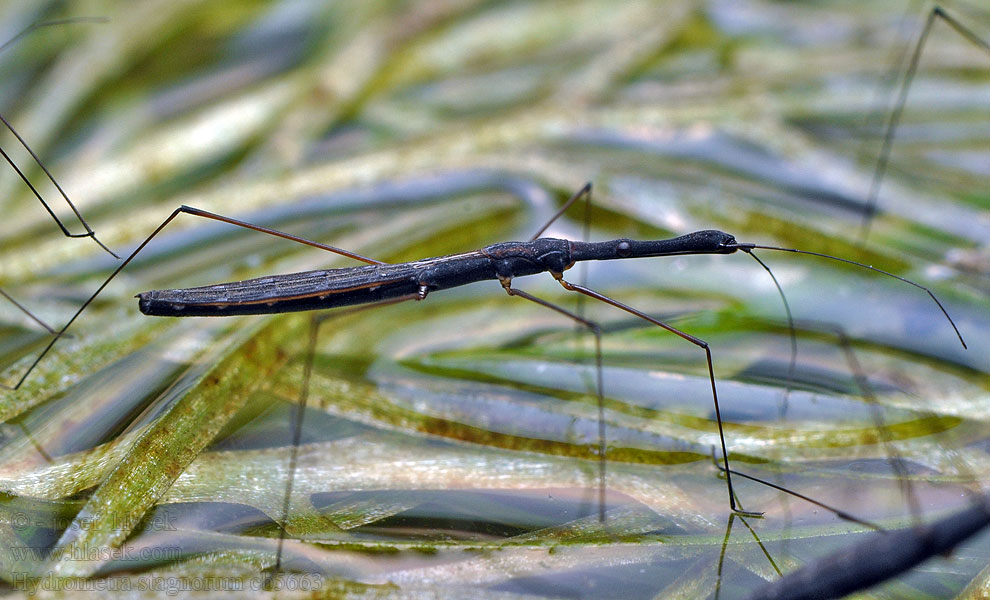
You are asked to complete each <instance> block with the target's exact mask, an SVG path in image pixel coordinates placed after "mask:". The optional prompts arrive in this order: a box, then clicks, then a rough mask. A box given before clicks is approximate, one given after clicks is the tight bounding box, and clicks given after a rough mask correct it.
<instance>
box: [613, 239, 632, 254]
mask: <svg viewBox="0 0 990 600" xmlns="http://www.w3.org/2000/svg"><path fill="white" fill-rule="evenodd" d="M615 253H616V255H618V257H619V258H628V257H629V255H630V254H632V246H630V245H629V242H626V241H622V242H619V245H618V246H616V247H615Z"/></svg>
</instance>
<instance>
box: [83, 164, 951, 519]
mask: <svg viewBox="0 0 990 600" xmlns="http://www.w3.org/2000/svg"><path fill="white" fill-rule="evenodd" d="M590 194H591V184H590V183H588V184H587V185H585V186H584V187H583V188H582V189H581V190H580V191H578V192H577V193H576V194H574V195H573V196H572V197H571V198H570V200H568V202H567V203H566V204H565V205H564V207H563V208H562V209H561V210H560V211H559V212H558V213H557V215H555V216H554V219H556V218H557V217H558V216H559V215H560V214H562V213H563V212H564V211H566V210H567V208H568V207H569V206H570V205H571V204H573V203H574V202H576V201H578V200H580V199H582V198H585V199H588V200H589V201H590ZM181 213H186V214H191V215H195V216H201V217H205V218H209V219H215V220H219V221H222V222H225V223H230V224H232V225H238V226H242V227H247V228H249V229H253V230H256V231H261V232H263V233H268V234H271V235H275V236H278V237H282V238H287V239H292V240H293V241H297V242H300V243H304V244H307V245H310V246H315V247H319V248H323V249H325V250H328V251H331V252H335V253H339V254H343V255H345V256H348V257H351V258H357V259H359V260H363V261H365V262H368V263H371V264H370V265H369V266H363V267H350V268H343V269H330V270H320V271H309V272H305V273H295V274H291V275H278V276H271V277H263V278H259V279H253V280H249V281H242V282H236V283H228V284H221V285H215V286H207V287H199V288H191V289H180V290H157V291H150V292H144V293H141V294H139V295H138V298H139V306H140V308H141V312H143V313H144V314H146V315H153V316H171V317H179V316H225V315H245V314H272V313H282V312H292V311H303V310H317V309H323V308H334V307H341V306H350V305H359V304H373V303H376V302H386V301H401V300H409V299H416V300H425V299H426V298H427V296H428V295H429V294H430V293H431V292H433V291H440V290H444V289H449V288H452V287H457V286H461V285H466V284H469V283H475V282H479V281H484V280H492V279H497V280H498V281H500V282H501V285H502V287H503V288H504V289H505V291H506V292H507V293H508V294H509V295H510V296H518V297H521V298H524V299H527V300H530V301H532V302H536V303H538V304H541V305H543V306H546V307H547V308H550V309H552V310H555V311H557V312H558V313H562V314H565V315H568V316H570V317H571V318H573V319H574V320H576V321H578V322H579V323H583V324H588V323H587V321H585V320H584V319H583V318H581V317H578V316H577V315H574V314H573V313H571V312H570V311H568V310H566V309H564V308H562V307H560V306H557V305H555V304H552V303H550V302H548V301H546V300H543V299H540V298H537V297H535V296H532V295H531V294H528V293H527V292H524V291H522V290H518V289H516V288H514V287H513V286H512V281H513V279H514V278H516V277H521V276H526V275H534V274H537V273H542V272H549V273H550V274H551V275H552V276H553V277H554V279H556V280H557V281H558V282H559V283H560V284H561V285H562V286H563V287H564V288H565V289H567V290H570V291H574V292H578V293H580V294H583V295H585V296H588V297H591V298H594V299H596V300H599V301H601V302H605V303H606V304H610V305H612V306H614V307H616V308H619V309H620V310H623V311H625V312H627V313H630V314H633V315H635V316H637V317H639V318H641V319H644V320H646V321H649V322H650V323H653V324H654V325H657V326H659V327H662V328H663V329H666V330H667V331H670V332H671V333H674V334H676V335H678V336H680V337H681V338H683V339H684V340H686V341H688V342H690V343H692V344H694V345H696V346H698V347H700V348H702V349H703V350H704V352H705V357H706V360H707V363H708V374H709V379H710V382H711V389H712V401H713V403H714V407H715V415H716V421H717V423H718V426H719V439H720V443H721V446H722V448H721V450H722V456H723V466H724V472H725V475H726V485H727V488H728V494H729V506H730V507H731V508H732V510H737V507H736V500H735V494H734V492H733V489H732V479H731V470H730V469H729V460H728V453H727V452H726V447H725V437H724V435H723V433H722V430H721V428H722V419H721V415H720V408H719V402H718V393H717V391H716V382H715V372H714V367H713V364H712V353H711V350H710V348H709V347H708V344H707V343H706V342H704V341H703V340H700V339H698V338H696V337H694V336H692V335H691V334H689V333H686V332H683V331H680V330H679V329H676V328H674V327H672V326H670V325H668V324H667V323H664V322H662V321H659V320H657V319H655V318H653V317H650V316H649V315H647V314H645V313H643V312H642V311H639V310H637V309H636V308H633V307H631V306H628V305H626V304H623V303H622V302H619V301H618V300H615V299H612V298H610V297H608V296H606V295H604V294H601V293H599V292H596V291H594V290H592V289H590V288H588V287H585V286H583V285H578V284H574V283H571V282H569V281H567V280H565V279H564V276H563V273H564V271H566V270H567V269H570V268H571V267H572V266H573V265H574V264H575V263H577V262H581V261H589V260H618V259H630V258H647V257H665V256H667V257H669V256H681V255H695V254H732V253H735V252H737V251H740V250H741V251H743V252H746V253H748V254H750V255H751V256H753V257H754V258H756V256H755V254H753V251H754V250H756V249H766V250H778V251H784V252H791V253H804V254H812V255H815V256H819V257H823V258H828V259H832V260H839V261H841V262H848V263H851V264H856V265H858V266H861V267H863V268H865V269H869V270H873V271H877V272H879V273H882V274H884V275H887V276H890V277H894V278H896V279H899V280H901V281H904V282H905V283H908V284H911V285H913V286H915V287H918V288H920V289H922V290H924V291H926V292H927V293H928V295H929V296H931V298H932V299H933V300H934V301H935V303H936V304H937V305H938V307H939V309H941V311H942V313H943V314H944V315H945V317H946V318H947V319H948V321H949V323H950V325H951V326H952V328H953V330H954V331H955V333H956V335H957V336H958V338H959V341H960V343H961V344H962V345H963V347H965V346H966V343H965V341H964V340H963V337H962V334H960V333H959V330H958V329H957V328H956V325H955V323H954V322H953V321H952V318H951V317H950V316H949V314H948V313H947V312H946V311H945V308H944V307H943V306H942V304H941V302H939V300H938V299H937V298H936V297H935V295H934V294H933V293H932V292H931V290H929V289H928V288H925V287H924V286H921V285H919V284H916V283H914V282H912V281H909V280H907V279H904V278H902V277H898V276H896V275H892V274H891V273H887V272H885V271H882V270H879V269H875V268H873V267H870V266H867V265H859V264H858V263H855V262H854V261H847V260H845V259H841V258H836V257H832V256H828V255H823V254H818V253H806V252H803V251H801V250H797V249H792V248H777V247H773V246H763V245H758V244H750V243H739V242H737V241H736V239H735V238H734V237H733V236H731V235H729V234H727V233H724V232H721V231H715V230H708V231H698V232H695V233H690V234H687V235H684V236H681V237H677V238H673V239H669V240H655V241H636V240H628V239H622V240H612V241H607V242H591V243H588V242H576V241H571V240H563V239H554V238H534V239H531V240H530V241H528V242H505V243H501V244H495V245H491V246H486V247H485V248H482V249H480V250H478V251H475V252H469V253H465V254H456V255H451V256H444V257H438V258H429V259H424V260H419V261H414V262H408V263H401V264H395V265H387V264H384V263H380V262H378V261H375V260H373V259H369V258H366V257H361V256H359V255H356V254H354V253H352V252H349V251H346V250H340V249H337V248H334V247H332V246H325V245H323V244H318V243H316V242H312V241H309V240H302V239H298V238H296V236H291V235H289V234H285V233H282V232H278V231H274V230H270V229H267V228H262V227H258V226H256V225H251V224H249V223H244V222H242V221H238V220H236V219H231V218H229V217H223V216H221V215H216V214H212V213H207V212H206V211H201V210H198V209H195V208H191V207H181V208H179V209H177V210H176V211H175V212H174V213H172V216H170V217H169V218H168V219H166V220H165V221H164V222H163V223H162V225H160V226H159V227H158V229H156V230H155V232H154V233H152V234H151V236H149V237H148V238H147V239H146V240H145V241H144V242H143V243H142V244H141V245H140V246H138V248H137V249H136V250H135V251H134V253H133V254H131V256H129V257H128V258H127V259H126V260H125V261H124V262H123V263H122V264H121V266H120V267H119V268H118V269H117V271H116V272H115V273H114V274H113V275H111V276H110V277H109V278H108V279H107V283H108V282H109V281H110V280H111V279H113V277H114V276H116V274H117V273H119V272H120V271H121V270H122V269H123V268H124V267H125V266H127V264H128V262H130V260H131V259H133V258H134V256H136V255H137V253H138V252H140V251H141V250H142V249H143V248H144V246H145V245H146V244H147V243H148V242H150V241H151V239H152V238H153V237H154V236H155V235H157V233H158V232H160V231H161V230H162V229H163V228H164V227H165V226H166V225H167V224H168V223H169V222H171V220H172V219H173V218H174V217H176V216H178V215H179V214H181ZM552 220H553V219H551V222H552ZM549 225H550V223H547V224H546V225H544V226H543V227H542V228H540V230H539V231H540V232H542V231H544V230H545V229H546V228H547V227H548V226H549ZM537 235H539V234H537ZM757 260H759V259H757ZM760 264H761V265H763V263H762V262H760ZM764 267H765V268H766V266H765V265H764ZM767 270H768V272H770V271H769V269H767ZM771 276H772V273H771ZM774 281H775V282H776V279H774ZM104 285H106V283H104ZM101 289H102V288H101ZM97 293H99V290H98V291H97ZM94 296H95V295H94ZM77 314H78V313H77ZM70 324H71V321H70ZM589 325H590V326H591V327H592V329H593V330H594V331H596V335H600V334H597V329H598V328H597V325H593V324H589ZM598 360H599V364H600V356H599V359H598ZM599 377H600V375H599ZM600 387H601V384H600V383H599V389H600ZM604 444H605V443H604V441H602V442H601V445H602V455H603V457H604V454H605V446H604Z"/></svg>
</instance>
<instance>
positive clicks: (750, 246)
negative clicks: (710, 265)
mask: <svg viewBox="0 0 990 600" xmlns="http://www.w3.org/2000/svg"><path fill="white" fill-rule="evenodd" d="M730 247H734V248H736V249H738V250H742V251H743V252H745V253H747V254H749V255H751V256H752V255H753V252H752V251H753V250H776V251H778V252H790V253H792V254H806V255H808V256H817V257H819V258H827V259H829V260H834V261H837V262H841V263H846V264H849V265H854V266H857V267H861V268H863V269H867V270H869V271H875V272H877V273H880V274H881V275H886V276H887V277H893V278H894V279H897V280H899V281H903V282H904V283H906V284H908V285H913V286H914V287H916V288H918V289H920V290H924V291H925V292H926V293H927V294H928V295H929V296H930V297H931V299H932V300H934V301H935V304H936V305H938V308H939V310H941V311H942V314H943V315H945V318H946V319H948V321H949V324H950V325H952V330H953V331H955V332H956V337H957V338H959V343H960V344H962V347H963V348H964V349H968V348H969V346H967V345H966V340H964V339H963V336H962V333H961V332H960V331H959V328H958V327H957V326H956V322H955V321H953V320H952V317H951V316H949V311H947V310H946V309H945V306H943V305H942V302H941V301H940V300H939V299H938V297H937V296H935V293H934V292H932V291H931V290H930V289H929V288H927V287H925V286H923V285H921V284H920V283H917V282H915V281H912V280H910V279H908V278H906V277H901V276H900V275H895V274H894V273H891V272H890V271H884V270H883V269H879V268H877V267H874V266H872V265H867V264H865V263H861V262H857V261H855V260H850V259H848V258H840V257H838V256H832V255H831V254H823V253H821V252H812V251H810V250H798V249H796V248H782V247H780V246H764V245H761V244H733V245H731V246H730ZM754 258H755V256H754ZM757 260H758V259H757Z"/></svg>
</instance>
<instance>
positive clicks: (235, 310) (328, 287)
mask: <svg viewBox="0 0 990 600" xmlns="http://www.w3.org/2000/svg"><path fill="white" fill-rule="evenodd" d="M740 248H741V246H740V245H739V244H736V239H735V238H734V237H733V236H731V235H729V234H727V233H724V232H721V231H715V230H705V231H696V232H694V233H689V234H687V235H683V236H680V237H676V238H672V239H669V240H655V241H635V240H610V241H606V242H591V243H587V242H576V241H571V240H562V239H556V238H539V239H536V240H533V241H529V242H502V243H499V244H493V245H491V246H486V247H484V248H482V249H480V250H475V251H473V252H466V253H463V254H452V255H449V256H440V257H437V258H427V259H424V260H418V261H413V262H405V263H398V264H384V265H366V266H361V267H349V268H343V269H323V270H317V271H305V272H302V273H291V274H288V275H272V276H268V277H260V278H257V279H248V280H245V281H239V282H234V283H224V284H219V285H211V286H204V287H195V288H187V289H176V290H154V291H150V292H144V293H142V294H138V298H139V299H140V301H139V303H138V304H139V306H140V308H141V312H143V313H144V314H146V315H154V316H163V317H220V316H232V315H253V314H272V313H284V312H294V311H304V310H319V309H324V308H336V307H339V306H351V305H356V304H369V303H374V302H382V301H386V300H393V299H396V298H401V297H404V296H409V295H411V294H418V295H419V296H420V297H426V295H427V294H428V293H430V292H434V291H439V290H446V289H450V288H454V287H458V286H462V285H467V284H469V283H475V282H478V281H486V280H491V279H500V280H503V281H506V280H511V279H512V278H514V277H523V276H526V275H535V274H537V273H543V272H547V271H549V272H550V273H553V274H558V275H559V274H560V273H563V272H564V271H566V270H567V269H569V268H570V267H571V266H573V265H574V263H576V262H579V261H585V260H611V259H621V258H645V257H655V256H672V255H677V254H731V253H733V252H735V251H736V250H739V249H740Z"/></svg>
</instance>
